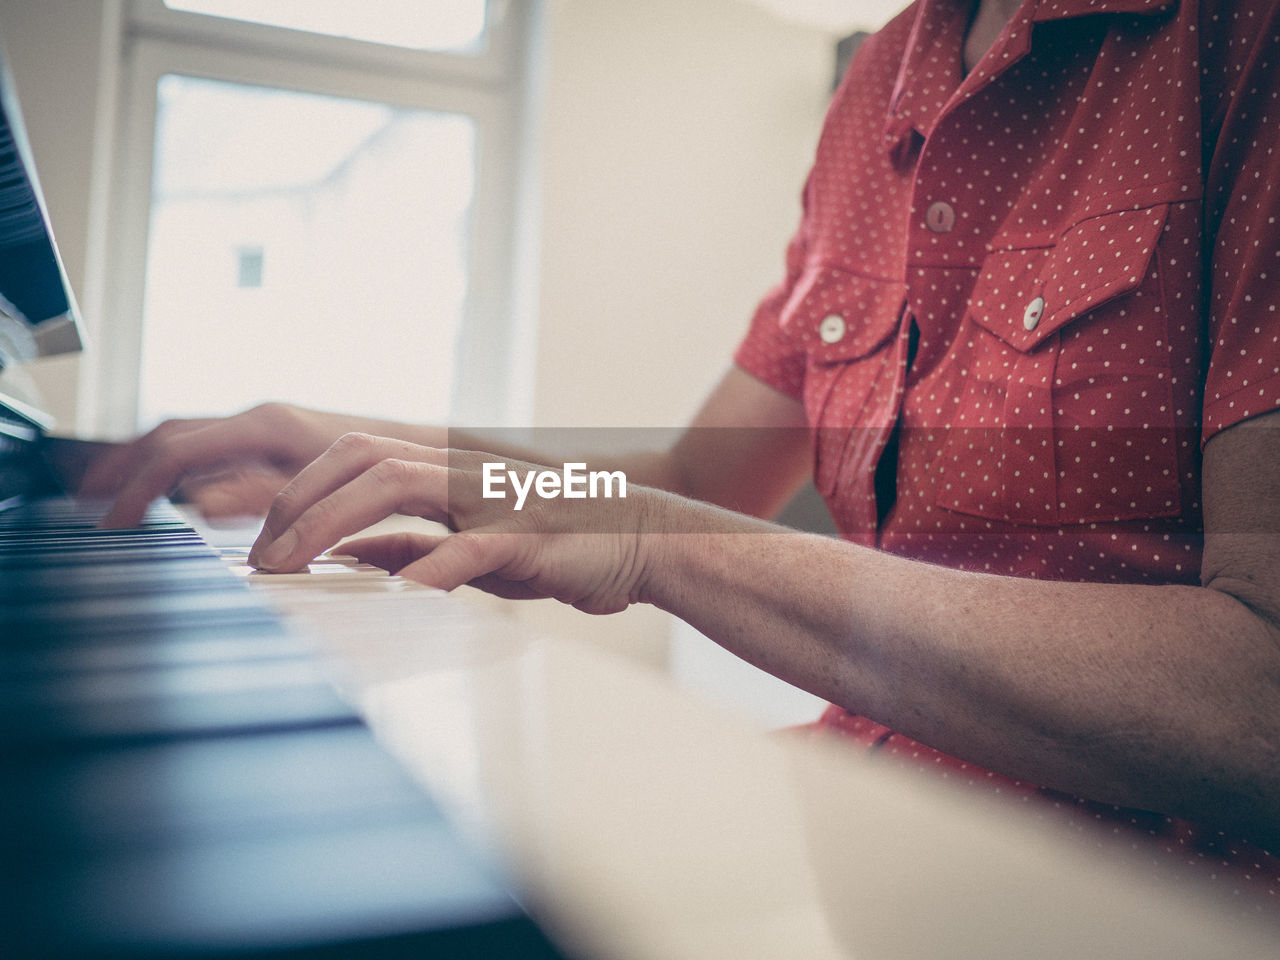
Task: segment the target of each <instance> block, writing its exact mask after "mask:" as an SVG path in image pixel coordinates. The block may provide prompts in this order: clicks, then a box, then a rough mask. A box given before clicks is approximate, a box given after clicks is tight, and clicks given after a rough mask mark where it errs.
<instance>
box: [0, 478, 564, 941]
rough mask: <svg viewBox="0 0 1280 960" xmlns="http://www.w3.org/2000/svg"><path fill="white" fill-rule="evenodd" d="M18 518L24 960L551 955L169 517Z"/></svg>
mask: <svg viewBox="0 0 1280 960" xmlns="http://www.w3.org/2000/svg"><path fill="white" fill-rule="evenodd" d="M97 516H98V513H97V511H94V510H91V509H86V508H85V507H83V506H80V505H77V504H75V503H72V502H71V501H69V500H56V499H55V500H44V501H36V502H34V503H30V504H26V505H21V506H18V507H15V508H12V509H9V510H7V511H3V512H0V595H2V596H3V599H4V603H3V607H2V608H0V611H2V612H0V637H2V638H3V639H2V641H0V810H2V811H3V812H4V818H3V821H2V822H0V859H2V860H3V863H4V870H3V881H2V882H3V884H4V886H5V887H11V888H12V889H5V890H3V891H2V892H0V897H2V898H3V899H0V903H2V904H3V905H2V906H0V920H2V922H0V929H2V930H3V931H4V932H3V943H4V947H3V952H4V954H5V956H8V957H15V958H16V957H28V956H31V957H58V958H62V957H73V958H74V957H83V958H99V957H112V958H116V957H135V956H136V957H164V956H183V957H213V956H232V955H234V956H236V957H245V956H250V957H257V956H272V957H275V956H280V957H312V956H315V957H320V956H323V957H345V956H348V955H351V953H352V951H357V952H358V955H359V956H361V957H366V956H368V957H382V956H393V955H394V956H401V955H402V954H412V955H414V956H431V957H452V956H468V957H471V956H476V957H508V956H515V957H526V956H533V957H541V956H547V957H551V956H555V955H556V953H555V951H554V949H553V948H552V947H551V946H550V945H549V944H548V942H547V941H546V940H545V939H544V938H543V936H542V934H541V933H540V932H539V931H538V930H537V928H536V927H535V926H534V925H533V924H532V922H531V921H530V920H529V919H528V918H527V917H526V916H525V915H524V914H523V913H522V911H521V910H520V908H519V907H518V906H517V905H516V904H515V903H514V901H513V900H512V899H511V897H510V895H509V893H508V892H507V891H506V890H505V889H504V888H503V887H502V886H501V885H500V883H498V882H497V881H496V880H495V879H494V878H493V877H492V876H491V874H490V873H489V872H488V871H487V870H486V869H485V867H484V866H483V865H482V864H480V863H479V861H478V859H477V858H476V856H475V855H474V853H473V852H472V851H470V850H469V849H467V848H466V847H465V846H464V845H463V844H462V843H461V842H460V841H459V839H458V838H457V836H456V834H455V833H454V832H453V830H452V828H451V827H450V825H449V824H448V822H447V821H446V820H445V819H444V817H443V815H442V814H441V811H440V809H439V808H438V807H437V806H436V805H435V803H434V802H433V801H432V800H430V799H429V798H428V797H427V796H426V795H424V794H423V792H422V791H421V789H420V788H419V787H418V786H417V785H416V784H415V783H414V782H412V781H411V780H410V778H409V777H408V776H407V774H405V773H404V772H403V771H402V770H401V769H400V768H399V767H398V766H397V765H396V764H395V763H394V762H393V761H392V760H391V759H390V758H389V757H388V756H387V755H386V754H385V753H384V752H383V750H382V749H381V748H380V747H379V746H378V745H377V743H376V742H375V741H374V739H373V737H372V735H371V734H370V733H369V731H368V729H367V728H366V727H365V726H364V724H363V723H362V721H361V719H360V717H359V716H358V715H357V714H356V713H355V712H354V711H353V710H352V709H351V707H350V706H349V705H348V704H347V703H345V702H344V701H343V700H342V699H341V698H340V697H338V696H337V694H336V693H335V692H334V690H333V687H332V685H331V684H330V683H329V681H328V679H327V677H326V676H325V671H324V666H323V664H322V663H321V662H320V661H319V660H318V658H317V657H316V656H315V655H314V654H313V652H312V650H311V649H310V647H309V646H308V645H307V644H306V643H305V642H303V641H302V640H300V639H299V638H298V637H296V636H295V635H294V634H293V633H292V632H290V630H288V629H286V627H285V626H284V625H283V624H282V623H281V621H280V619H279V618H278V616H277V615H276V614H275V613H274V612H273V611H272V610H271V609H270V608H269V607H267V606H266V605H265V603H264V601H263V600H262V599H261V598H260V597H259V596H258V595H257V594H256V593H255V592H254V591H252V590H250V589H249V588H248V587H247V586H246V585H245V584H244V583H243V582H242V581H241V579H240V578H238V577H236V576H235V575H234V574H232V573H231V572H230V571H229V570H228V569H227V567H226V564H225V563H224V561H223V560H222V559H221V558H220V557H219V555H218V554H217V553H216V552H215V551H214V550H212V549H211V548H210V547H209V546H207V545H206V544H205V543H204V541H203V540H201V539H200V537H199V536H198V535H197V534H196V533H195V531H193V530H192V529H191V528H190V527H189V526H188V525H187V524H186V523H185V522H184V521H183V520H182V519H181V517H180V516H179V515H178V514H177V513H176V511H174V510H173V509H172V508H171V507H169V506H168V505H162V506H158V507H157V508H156V509H155V510H153V512H152V514H151V515H150V516H149V517H148V519H147V520H146V522H145V523H144V524H143V525H142V526H141V527H140V528H138V529H135V530H127V531H117V530H112V531H108V530H100V529H98V528H97V527H96V526H95V522H96V519H97Z"/></svg>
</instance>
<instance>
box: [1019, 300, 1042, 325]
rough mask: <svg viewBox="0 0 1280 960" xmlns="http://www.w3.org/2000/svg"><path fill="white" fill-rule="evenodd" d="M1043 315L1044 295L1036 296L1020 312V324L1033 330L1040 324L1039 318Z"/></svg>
mask: <svg viewBox="0 0 1280 960" xmlns="http://www.w3.org/2000/svg"><path fill="white" fill-rule="evenodd" d="M1042 316H1044V297H1036V298H1035V299H1034V300H1032V301H1031V302H1030V303H1028V304H1027V309H1026V310H1024V311H1023V313H1022V326H1023V327H1024V328H1025V329H1027V330H1034V329H1035V328H1036V327H1038V326H1039V325H1040V318H1041V317H1042Z"/></svg>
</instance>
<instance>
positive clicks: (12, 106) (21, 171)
mask: <svg viewBox="0 0 1280 960" xmlns="http://www.w3.org/2000/svg"><path fill="white" fill-rule="evenodd" d="M83 346H84V340H83V337H82V334H81V329H80V322H79V313H78V310H77V308H76V303H75V297H74V295H73V294H72V292H71V285H70V284H69V283H68V282H67V275H66V271H65V270H64V269H63V267H62V259H61V257H59V255H58V247H57V244H56V243H55V242H54V239H53V229H52V228H51V226H50V224H49V215H48V211H47V210H46V208H45V203H44V197H43V195H42V194H41V192H40V182H39V180H38V179H37V177H36V170H35V163H34V161H33V159H32V154H31V148H30V145H29V143H28V141H27V136H26V130H25V127H24V126H23V122H22V112H21V110H20V109H19V107H18V97H17V93H16V91H15V89H14V83H13V77H12V75H11V74H10V72H9V65H8V62H7V61H6V59H5V56H4V51H3V49H2V48H0V369H3V368H4V367H5V366H8V365H10V364H13V363H15V362H19V361H25V360H31V359H34V358H35V357H42V356H48V355H51V354H57V353H71V352H75V351H78V350H81V349H83Z"/></svg>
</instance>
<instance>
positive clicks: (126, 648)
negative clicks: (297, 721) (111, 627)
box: [0, 621, 311, 681]
mask: <svg viewBox="0 0 1280 960" xmlns="http://www.w3.org/2000/svg"><path fill="white" fill-rule="evenodd" d="M310 652H311V648H310V646H309V645H308V644H306V643H305V642H303V641H302V640H300V639H299V638H298V637H297V636H296V635H295V634H294V633H293V632H292V631H289V630H286V629H285V627H284V626H283V625H282V624H280V623H278V622H275V621H271V622H263V623H260V624H253V625H246V624H242V623H236V624H223V623H217V622H212V623H204V624H200V625H199V626H194V625H193V626H188V627H186V628H185V629H183V631H182V633H181V634H180V635H174V634H144V635H141V636H139V635H130V634H126V635H115V636H92V637H89V636H78V637H74V638H70V637H60V638H57V639H54V638H46V639H45V641H44V642H30V643H25V644H21V645H18V644H15V643H9V644H4V645H0V681H5V680H11V681H19V680H21V681H28V680H34V679H36V678H37V677H40V676H42V675H48V674H66V673H81V674H85V673H107V672H112V671H119V670H141V669H154V668H160V667H177V666H188V665H195V664H202V663H226V662H247V661H254V660H278V659H281V658H286V657H288V658H297V657H301V656H307V655H308V654H309V653H310Z"/></svg>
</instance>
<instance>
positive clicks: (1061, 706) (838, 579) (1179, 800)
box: [644, 514, 1280, 832]
mask: <svg viewBox="0 0 1280 960" xmlns="http://www.w3.org/2000/svg"><path fill="white" fill-rule="evenodd" d="M684 521H685V523H686V527H685V529H693V528H694V527H695V526H701V527H702V529H703V532H699V533H684V532H667V533H665V534H662V535H660V536H659V538H657V540H656V541H655V543H654V545H653V557H652V558H651V562H650V563H649V564H648V565H647V568H646V569H647V577H648V579H647V580H646V587H645V594H644V599H647V600H649V601H651V602H653V603H655V604H657V605H658V606H661V607H663V608H664V609H667V610H669V611H671V612H673V613H675V614H676V615H678V616H680V617H681V618H682V619H685V620H687V621H688V622H689V623H691V624H692V625H693V626H695V627H697V628H698V629H699V630H701V631H703V632H704V633H705V634H707V635H708V636H710V637H711V638H712V639H714V640H716V641H717V642H719V643H721V644H722V645H724V646H725V647H727V648H728V649H730V650H732V651H733V652H735V653H737V654H738V655H740V656H742V657H743V658H745V659H747V660H749V661H751V662H753V663H755V664H757V665H758V666H760V667H762V668H763V669H765V670H768V671H769V672H771V673H774V674H777V675H778V676H781V677H783V678H784V679H786V680H788V681H790V682H792V683H794V684H796V685H798V686H801V687H803V688H805V689H808V690H810V691H812V692H814V693H816V694H818V695H819V696H822V697H824V698H826V699H828V700H831V701H832V702H835V703H838V704H840V705H842V706H844V707H847V708H848V709H850V710H853V711H855V712H858V713H861V714H864V715H866V716H869V717H871V718H872V719H875V720H877V721H879V722H882V723H885V724H886V725H888V726H890V727H892V728H893V729H895V730H898V731H900V732H902V733H904V734H906V735H908V736H911V737H913V738H915V739H918V740H920V741H922V742H924V743H927V744H929V745H931V746H934V747H937V748H938V749H940V750H943V751H945V752H948V753H951V754H954V755H957V756H959V757H961V758H963V759H966V760H970V761H972V762H974V763H978V764H981V765H983V766H986V767H988V768H991V769H994V770H997V771H999V772H1002V773H1006V774H1008V775H1011V776H1015V777H1018V778H1021V779H1026V780H1029V781H1031V782H1035V783H1039V784H1042V785H1045V786H1051V787H1056V788H1058V789H1062V790H1065V791H1068V792H1071V793H1074V794H1078V795H1084V796H1088V797H1091V798H1094V799H1099V800H1105V801H1108V802H1114V803H1120V804H1125V805H1131V806H1138V807H1145V808H1151V809H1157V810H1161V811H1163V812H1169V813H1177V814H1181V815H1185V816H1189V817H1194V818H1199V819H1208V820H1214V821H1218V822H1223V821H1230V822H1232V823H1235V824H1238V825H1247V826H1249V827H1251V828H1252V829H1253V830H1254V831H1255V832H1257V830H1258V828H1259V825H1261V824H1266V823H1275V822H1277V821H1280V696H1278V694H1277V691H1280V683H1278V679H1280V649H1278V648H1277V645H1276V639H1275V635H1274V632H1273V631H1272V630H1271V629H1270V628H1269V627H1268V625H1267V624H1266V623H1265V622H1264V621H1262V620H1261V619H1260V618H1258V617H1257V616H1255V615H1254V614H1253V613H1252V612H1251V611H1250V610H1249V608H1248V607H1246V606H1245V605H1244V604H1242V603H1240V602H1239V601H1237V600H1236V599H1234V598H1233V597H1231V596H1229V595H1226V594H1224V593H1221V592H1219V591H1217V590H1213V589H1207V588H1199V587H1175V586H1171V587H1130V586H1117V585H1098V584H1073V583H1050V582H1040V581H1031V580H1018V579H1013V578H1003V577H994V576H986V575H978V574H968V573H962V572H957V571H953V570H949V569H945V568H941V567H934V566H929V565H926V564H921V563H917V562H913V561H907V560H902V559H900V558H896V557H892V556H889V555H885V554H881V553H878V552H876V551H872V550H867V549H863V548H859V547H856V546H853V545H851V544H847V543H842V542H838V541H833V540H829V539H825V538H819V537H807V536H801V535H796V534H788V533H783V532H779V531H778V530H777V529H776V528H772V527H768V526H766V525H763V524H752V523H751V522H750V521H746V520H745V519H742V518H734V517H730V516H727V515H719V516H717V517H716V518H715V519H714V521H713V520H711V519H710V518H708V517H707V516H705V515H701V514H699V515H697V516H689V515H686V516H685V518H684ZM672 529H675V528H673V527H672V526H668V530H669V531H670V530H672ZM712 530H714V531H715V532H712ZM1272 829H1273V830H1274V829H1275V828H1274V827H1273V828H1272Z"/></svg>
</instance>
